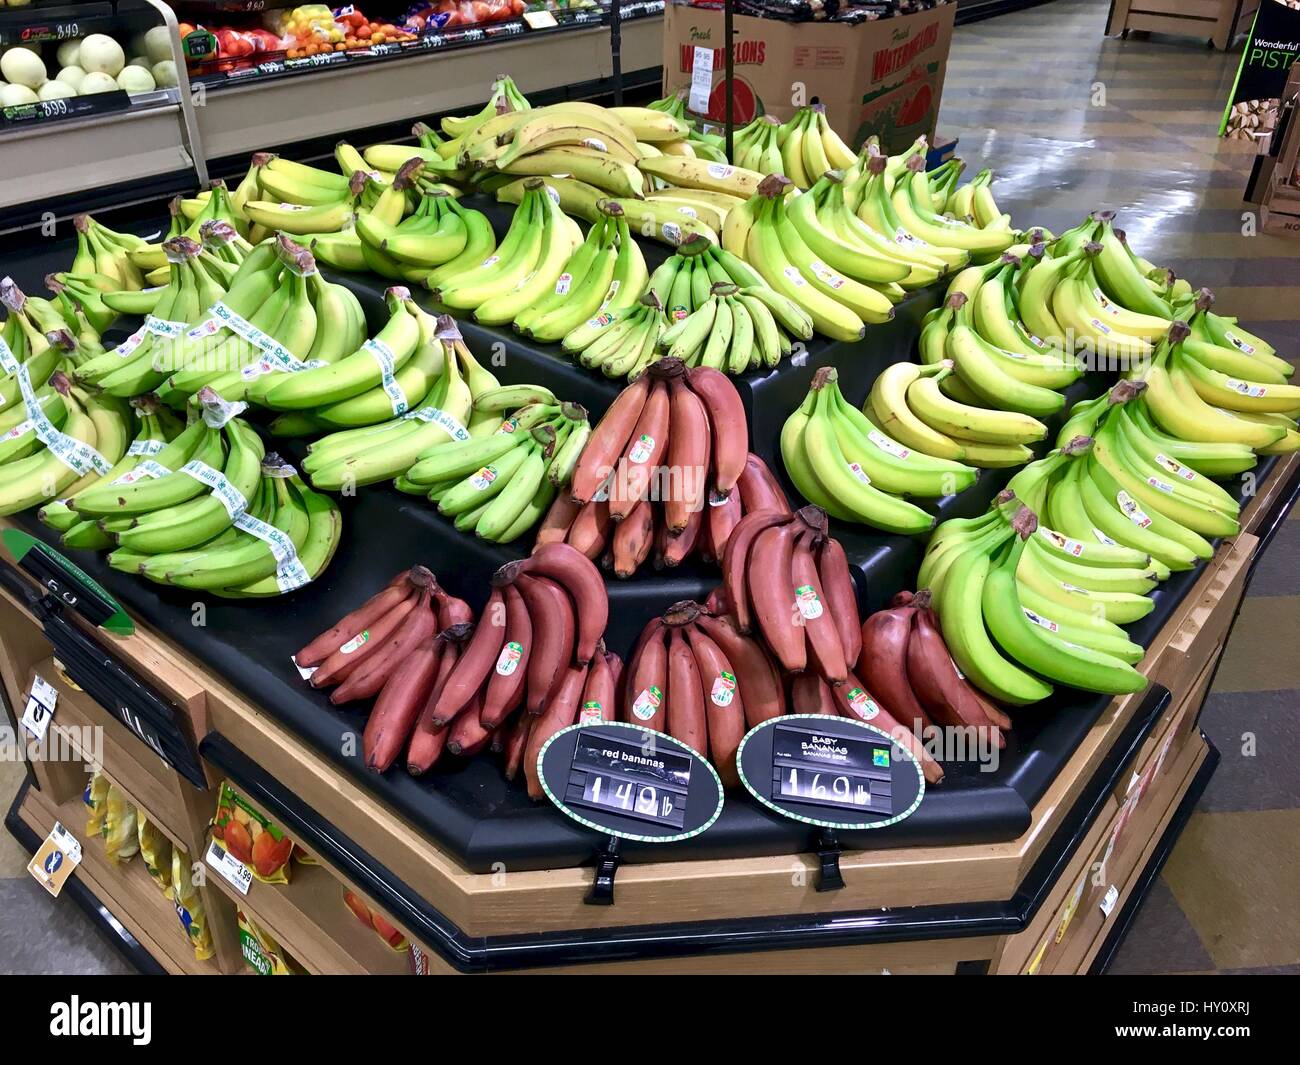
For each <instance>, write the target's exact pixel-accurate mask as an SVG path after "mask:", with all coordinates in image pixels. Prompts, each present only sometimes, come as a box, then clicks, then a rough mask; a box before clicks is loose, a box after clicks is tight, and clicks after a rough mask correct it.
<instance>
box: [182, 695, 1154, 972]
mask: <svg viewBox="0 0 1300 1065" xmlns="http://www.w3.org/2000/svg"><path fill="white" fill-rule="evenodd" d="M1169 700H1170V696H1169V692H1168V691H1167V690H1165V689H1164V688H1160V687H1158V686H1156V687H1153V688H1152V689H1151V692H1150V694H1149V697H1148V698H1147V699H1146V700H1144V706H1143V709H1142V711H1140V712H1139V714H1138V715H1136V716H1135V718H1134V722H1133V724H1134V726H1135V727H1133V728H1132V729H1131V730H1130V734H1128V735H1126V736H1125V737H1123V738H1121V739H1120V740H1119V742H1117V744H1116V748H1117V749H1116V750H1115V751H1114V752H1113V754H1114V755H1115V757H1113V758H1112V759H1111V760H1110V761H1109V762H1108V764H1107V765H1106V766H1104V767H1103V768H1101V769H1100V770H1099V771H1098V772H1097V773H1096V774H1095V776H1094V777H1093V778H1092V779H1091V780H1089V781H1088V782H1087V783H1086V784H1085V786H1084V787H1083V789H1082V790H1081V791H1080V792H1079V794H1078V796H1077V798H1076V799H1075V800H1074V801H1073V802H1072V804H1071V806H1070V809H1069V810H1068V812H1067V813H1066V814H1065V815H1064V817H1063V818H1062V819H1061V820H1060V822H1059V824H1058V825H1057V826H1056V827H1055V828H1054V830H1053V832H1052V834H1051V838H1050V840H1045V841H1044V842H1043V846H1042V848H1041V852H1040V854H1039V856H1038V858H1037V860H1036V861H1034V863H1033V864H1032V867H1031V868H1030V870H1029V872H1028V874H1027V875H1026V876H1025V878H1024V879H1023V880H1022V881H1021V882H1020V884H1019V885H1018V887H1017V890H1016V891H1015V893H1014V894H1013V895H1012V896H1011V897H1010V898H1008V899H1005V900H997V901H989V902H984V903H967V904H958V905H943V906H916V907H902V908H894V907H891V908H889V909H887V910H873V911H870V912H860V913H854V912H845V911H842V910H841V911H835V912H834V913H833V914H815V913H811V914H798V915H795V914H790V915H783V916H779V917H771V918H740V919H735V920H723V921H711V922H709V923H707V924H691V923H665V924H652V925H649V926H647V925H644V924H641V925H637V926H636V927H635V929H632V928H628V929H623V928H618V927H614V928H588V929H575V930H572V931H568V932H555V933H540V934H533V935H519V936H486V937H474V936H469V935H467V934H466V933H465V932H464V931H463V930H461V929H459V928H457V927H456V926H455V925H454V924H453V923H452V922H451V921H450V920H449V918H448V917H447V916H446V914H444V913H441V912H439V911H438V910H437V909H436V908H434V906H433V905H432V904H431V903H430V902H429V901H428V899H427V897H425V896H423V895H421V894H420V893H419V892H417V891H415V890H413V889H412V888H411V887H410V886H409V885H407V884H405V883H404V882H403V881H402V879H401V878H400V877H398V876H397V875H395V874H394V873H393V872H392V871H391V870H389V869H387V868H385V867H384V866H383V865H382V864H381V863H380V862H378V861H377V860H376V859H375V858H374V857H373V856H372V855H371V854H369V853H368V852H367V851H366V849H365V847H364V845H361V844H358V843H357V842H355V841H354V840H352V839H350V838H349V837H348V836H347V835H346V834H345V833H343V832H342V831H340V830H339V829H338V828H337V826H335V825H332V824H330V823H328V822H326V821H325V820H324V819H323V818H322V817H321V816H320V815H319V814H318V813H317V812H316V811H314V810H312V809H310V808H309V807H307V806H305V804H303V803H302V802H301V801H300V800H299V799H298V798H297V797H296V796H295V795H293V793H292V792H290V791H289V790H288V789H287V788H286V787H284V785H283V784H282V783H281V782H280V781H278V780H277V779H276V778H275V777H274V776H273V775H272V774H270V773H268V772H267V771H266V770H265V769H263V768H262V767H261V766H259V765H258V764H257V763H256V762H255V761H254V760H253V759H252V758H251V757H249V756H248V755H247V754H245V753H244V752H241V751H239V750H237V749H236V748H235V747H234V745H232V744H231V743H230V742H229V741H228V740H227V739H226V738H225V737H224V736H222V735H220V734H219V733H210V734H209V735H208V737H207V738H206V739H205V740H204V742H203V745H202V752H203V755H204V757H205V758H207V759H208V760H209V761H210V762H212V763H213V764H214V765H217V766H220V767H221V768H222V770H223V771H225V772H226V773H227V774H228V775H229V776H230V778H231V779H232V780H233V781H234V782H235V783H236V784H237V786H238V787H239V788H240V789H241V790H242V791H243V793H245V794H246V795H247V796H249V797H251V798H252V799H253V800H254V801H255V802H256V803H257V804H258V805H260V806H261V807H262V808H263V809H265V810H266V811H267V812H268V813H269V814H271V816H272V817H273V818H274V819H276V821H277V823H279V824H281V825H283V826H285V827H286V828H288V829H289V830H290V832H291V833H292V834H294V836H295V838H296V839H301V840H305V841H306V842H307V845H308V846H309V847H310V848H311V849H312V850H313V852H314V853H316V854H317V855H318V856H320V857H321V858H323V859H325V860H327V861H329V862H330V863H331V864H332V865H333V866H334V867H335V868H338V869H340V870H342V871H345V872H346V873H347V874H348V875H349V876H351V877H355V878H356V880H357V882H358V883H359V884H362V885H364V886H365V888H366V890H368V891H370V892H373V893H375V894H374V896H373V897H374V898H375V901H376V902H377V903H378V904H379V905H381V906H383V907H386V908H387V910H388V912H390V913H391V914H393V915H395V918H394V919H395V920H401V921H403V922H404V924H405V925H406V927H407V928H408V929H409V931H410V932H412V933H413V934H415V935H416V937H417V938H418V939H419V940H420V942H421V943H423V944H425V945H426V946H427V947H429V948H430V949H432V950H434V951H436V952H437V953H438V954H439V955H440V956H441V957H442V959H443V960H444V961H445V962H446V963H447V964H448V965H450V966H451V967H452V968H454V969H456V970H459V971H462V972H478V971H497V970H509V969H517V968H522V967H529V968H533V967H542V966H563V965H571V964H576V963H598V962H601V961H616V960H626V959H629V958H633V957H635V958H637V959H645V958H663V957H675V956H682V955H687V954H689V955H700V954H713V953H735V952H741V951H744V952H761V951H770V950H791V949H799V948H808V947H818V948H821V947H833V946H848V945H855V944H867V943H889V942H899V941H909V942H911V941H917V940H927V939H939V938H943V939H953V938H965V937H972V938H973V937H978V936H1006V935H1014V934H1016V933H1018V932H1020V931H1022V930H1023V929H1024V928H1025V927H1026V926H1027V925H1028V923H1029V922H1030V921H1031V920H1032V919H1033V918H1034V916H1035V914H1036V913H1037V911H1038V909H1039V908H1040V907H1041V906H1042V905H1043V903H1044V901H1045V900H1046V898H1047V897H1048V894H1049V893H1050V891H1051V889H1052V887H1053V886H1054V885H1055V884H1056V882H1057V879H1058V878H1059V877H1060V875H1061V873H1062V871H1063V870H1064V868H1065V867H1066V866H1067V865H1068V864H1069V863H1070V861H1071V859H1072V858H1073V857H1074V855H1075V852H1076V851H1077V850H1078V848H1079V847H1080V846H1081V845H1082V844H1083V842H1084V841H1085V839H1086V838H1087V836H1088V833H1089V830H1090V828H1091V826H1092V825H1093V823H1094V821H1096V819H1097V818H1098V816H1099V815H1100V814H1101V813H1102V811H1103V809H1104V808H1105V806H1106V804H1107V802H1108V801H1109V798H1110V794H1111V792H1112V791H1113V790H1114V789H1115V788H1116V787H1117V786H1118V785H1119V783H1120V781H1121V778H1122V776H1123V774H1124V772H1126V771H1127V767H1128V763H1129V760H1130V759H1131V757H1132V756H1133V755H1134V754H1135V753H1136V751H1137V750H1138V748H1139V746H1140V744H1141V743H1142V740H1143V738H1144V737H1145V735H1146V734H1147V732H1148V731H1149V730H1150V729H1151V727H1152V726H1153V724H1154V723H1155V722H1156V721H1157V720H1159V719H1160V717H1161V714H1162V713H1163V712H1164V710H1165V708H1166V707H1167V705H1168V703H1169ZM697 857H698V855H697Z"/></svg>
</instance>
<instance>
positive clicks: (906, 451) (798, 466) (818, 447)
mask: <svg viewBox="0 0 1300 1065" xmlns="http://www.w3.org/2000/svg"><path fill="white" fill-rule="evenodd" d="M781 456H782V459H783V461H784V462H785V468H786V472H787V473H788V474H789V475H790V479H791V480H792V481H793V482H794V484H795V487H796V488H798V489H799V491H800V492H801V493H802V494H803V496H804V497H805V498H806V499H807V500H808V501H809V502H811V503H815V504H816V505H817V506H819V507H821V508H822V509H823V510H825V511H826V512H827V513H828V514H830V515H832V516H833V517H836V518H839V519H840V520H842V521H852V522H855V523H857V524H862V525H871V526H874V527H875V528H878V529H884V530H885V531H887V532H895V533H921V532H927V531H928V530H929V529H930V528H932V527H933V525H934V518H933V516H932V515H930V514H929V513H927V512H926V511H924V510H922V509H921V508H920V507H918V506H916V505H915V504H914V503H911V502H909V501H908V500H906V499H904V498H903V497H904V496H905V495H910V496H917V497H932V498H933V497H939V496H947V495H953V494H955V493H957V492H960V491H962V490H963V489H965V488H967V487H969V486H970V485H971V484H973V483H974V481H975V478H976V477H977V476H978V471H977V470H976V469H974V468H973V467H971V466H967V465H965V464H964V463H961V462H956V461H953V460H951V459H944V458H935V457H933V456H930V455H926V454H923V453H921V452H919V451H914V450H912V449H911V448H908V447H904V446H903V445H902V444H900V443H899V442H898V441H896V440H894V439H892V438H891V437H888V436H886V435H885V434H884V433H883V432H881V431H880V430H879V429H878V428H877V427H876V426H875V425H873V424H872V422H871V421H870V420H869V419H868V418H867V417H866V416H865V415H864V414H863V413H862V411H860V410H858V409H857V408H856V407H854V406H853V405H852V404H851V403H849V402H848V401H847V400H845V398H844V396H843V394H842V393H841V392H840V389H839V385H838V373H837V372H836V370H835V369H834V367H829V366H828V367H823V368H822V369H820V370H818V371H817V373H816V374H814V375H813V382H812V387H811V388H810V389H809V391H808V395H807V396H806V397H805V398H804V401H803V403H802V404H801V405H800V406H799V408H798V409H796V410H795V411H794V413H793V414H791V416H790V417H789V418H788V419H787V420H786V423H785V425H784V427H783V428H782V430H781Z"/></svg>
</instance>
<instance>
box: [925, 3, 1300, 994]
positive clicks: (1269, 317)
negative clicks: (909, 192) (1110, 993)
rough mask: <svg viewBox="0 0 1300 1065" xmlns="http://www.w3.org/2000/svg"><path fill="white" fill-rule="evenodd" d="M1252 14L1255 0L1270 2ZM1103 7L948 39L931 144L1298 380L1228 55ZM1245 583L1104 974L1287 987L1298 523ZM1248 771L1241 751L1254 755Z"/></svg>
mask: <svg viewBox="0 0 1300 1065" xmlns="http://www.w3.org/2000/svg"><path fill="white" fill-rule="evenodd" d="M1266 2H1267V0H1266ZM1107 10H1108V5H1107V0H1055V2H1052V3H1047V4H1044V5H1043V6H1041V7H1037V8H1034V9H1032V10H1030V11H1025V12H1020V13H1018V14H1014V15H1005V16H1002V17H1000V18H994V19H989V20H987V21H985V22H979V23H976V24H975V25H973V26H964V27H959V28H958V29H957V33H956V37H955V39H954V41H953V50H952V58H951V60H950V62H949V66H948V81H947V85H946V86H945V88H944V93H943V109H942V111H941V112H940V115H939V131H940V133H941V134H943V135H946V136H949V137H954V136H955V137H959V138H960V144H959V145H958V149H957V154H959V155H960V156H962V157H963V158H964V159H966V160H967V161H968V162H969V164H970V165H971V167H972V168H973V169H979V168H980V167H984V166H989V167H992V168H993V170H994V172H995V174H996V181H995V183H994V189H995V192H996V195H997V199H998V203H999V204H1000V205H1002V209H1003V210H1005V211H1010V212H1011V215H1012V217H1013V218H1014V219H1015V222H1016V224H1017V225H1022V226H1023V225H1029V224H1034V223H1041V224H1042V225H1045V226H1047V227H1048V228H1050V229H1052V230H1053V231H1055V232H1057V233H1059V232H1061V231H1062V230H1064V229H1067V228H1069V227H1070V226H1072V225H1074V224H1076V223H1077V222H1079V221H1080V220H1081V219H1082V217H1083V216H1084V214H1086V213H1087V212H1088V211H1090V210H1093V209H1096V208H1108V209H1111V210H1114V211H1116V212H1118V223H1117V224H1119V225H1120V226H1122V227H1123V229H1125V230H1126V231H1127V233H1128V236H1129V241H1130V243H1131V244H1132V245H1133V247H1135V248H1136V249H1137V250H1138V251H1139V252H1140V253H1141V254H1142V255H1144V256H1146V257H1147V258H1148V259H1151V260H1152V261H1154V262H1157V263H1160V264H1162V265H1166V266H1169V267H1171V268H1172V269H1173V270H1174V271H1175V272H1176V273H1177V274H1179V276H1182V277H1186V278H1187V279H1188V280H1189V281H1190V282H1191V283H1192V284H1193V285H1195V286H1198V287H1199V286H1201V285H1205V286H1208V287H1209V288H1211V289H1213V290H1214V292H1215V295H1216V296H1217V297H1218V307H1219V309H1220V310H1222V311H1223V313H1225V314H1235V315H1237V316H1239V317H1240V318H1241V320H1242V324H1243V325H1245V326H1246V328H1248V329H1250V330H1251V331H1252V332H1256V333H1258V334H1259V335H1260V336H1262V337H1264V338H1265V339H1267V340H1268V341H1270V342H1271V343H1272V344H1273V345H1274V346H1275V347H1276V348H1277V349H1278V351H1279V352H1280V353H1281V354H1283V355H1284V356H1287V357H1288V358H1290V359H1291V360H1292V361H1293V362H1295V361H1297V355H1300V322H1297V321H1295V320H1294V319H1295V318H1296V308H1297V306H1300V242H1297V241H1295V240H1289V239H1283V238H1280V237H1268V236H1245V235H1243V232H1242V228H1243V226H1244V225H1245V224H1246V221H1247V220H1246V219H1243V213H1244V212H1245V210H1246V207H1245V205H1244V204H1243V203H1242V199H1241V196H1242V191H1243V190H1244V189H1245V187H1246V180H1247V177H1248V176H1249V174H1250V167H1251V163H1252V158H1253V150H1252V147H1251V146H1250V145H1248V144H1246V145H1243V144H1242V142H1240V141H1223V140H1220V139H1219V138H1218V137H1216V136H1215V131H1216V130H1217V129H1218V128H1219V118H1220V116H1221V114H1222V112H1223V106H1224V101H1225V100H1226V99H1227V97H1228V94H1229V92H1230V91H1231V88H1232V83H1233V79H1234V77H1235V74H1236V70H1237V64H1238V62H1239V60H1240V58H1241V47H1242V46H1241V44H1240V43H1239V44H1238V45H1237V46H1236V48H1235V49H1234V50H1233V51H1231V52H1229V53H1227V54H1226V55H1225V54H1224V53H1222V52H1212V51H1209V50H1207V49H1206V47H1205V42H1204V41H1202V40H1194V39H1192V38H1182V37H1166V36H1152V37H1150V38H1146V39H1143V38H1139V37H1135V36H1130V38H1129V40H1127V41H1122V40H1118V39H1116V40H1112V39H1108V38H1104V37H1102V30H1103V29H1104V27H1105V23H1106V13H1107ZM1291 517H1292V520H1291V521H1288V522H1286V523H1285V525H1284V526H1283V527H1282V529H1281V530H1279V532H1278V534H1277V537H1276V538H1275V539H1274V541H1273V543H1272V544H1271V546H1270V547H1269V549H1268V552H1267V553H1266V554H1265V556H1264V558H1263V560H1262V561H1261V562H1260V564H1259V568H1258V569H1257V570H1256V573H1255V577H1254V581H1253V582H1252V584H1251V587H1250V591H1249V594H1248V596H1247V598H1246V601H1245V603H1244V605H1243V606H1242V609H1241V616H1240V617H1239V619H1238V621H1237V625H1236V628H1235V629H1234V630H1233V633H1232V638H1231V640H1230V641H1229V643H1228V649H1227V652H1226V654H1225V655H1224V658H1223V663H1222V666H1221V667H1220V669H1219V673H1218V676H1217V677H1216V678H1215V683H1214V689H1213V691H1212V692H1211V694H1210V697H1209V699H1208V700H1207V701H1206V704H1205V710H1204V712H1203V714H1202V718H1201V727H1202V728H1203V729H1204V731H1205V732H1206V734H1207V735H1209V737H1210V738H1211V739H1212V740H1213V741H1214V743H1215V745H1216V746H1217V747H1218V748H1219V751H1220V752H1221V754H1222V756H1223V760H1222V761H1221V762H1220V763H1219V768H1218V771H1217V772H1216V773H1215V775H1214V777H1213V778H1212V779H1211V781H1210V785H1209V788H1208V789H1207V790H1206V792H1205V795H1204V796H1203V798H1202V799H1201V803H1200V806H1199V808H1198V810H1197V812H1196V814H1195V815H1194V816H1193V817H1192V819H1191V821H1190V822H1189V823H1188V825H1187V828H1186V830H1185V831H1184V833H1183V835H1182V838H1181V839H1180V840H1179V843H1178V846H1177V848H1176V849H1175V851H1174V853H1173V855H1172V856H1171V857H1170V860H1169V862H1168V864H1167V865H1166V866H1165V869H1164V872H1163V874H1162V875H1161V877H1160V879H1159V880H1158V881H1157V882H1156V883H1155V884H1154V886H1153V887H1152V890H1151V894H1150V896H1149V897H1148V899H1147V901H1146V903H1145V904H1144V906H1143V907H1142V910H1141V911H1140V913H1139V914H1138V917H1137V919H1136V921H1135V922H1134V924H1133V927H1132V928H1131V930H1130V932H1129V935H1128V938H1127V940H1126V941H1125V943H1124V944H1123V946H1122V947H1121V948H1120V951H1119V954H1118V956H1117V957H1116V959H1115V961H1114V963H1113V965H1112V971H1114V972H1122V973H1171V972H1202V973H1204V972H1216V971H1217V972H1263V971H1267V972H1293V973H1300V925H1297V923H1296V922H1295V921H1294V920H1293V919H1291V916H1290V915H1291V913H1292V912H1293V907H1294V903H1295V885H1296V883H1297V882H1298V881H1300V763H1297V761H1296V758H1295V751H1296V750H1297V748H1298V747H1300V744H1298V743H1297V741H1300V713H1298V712H1297V711H1300V520H1296V515H1294V514H1293V515H1292V516H1291ZM1252 749H1253V752H1254V753H1253V754H1251V755H1247V754H1244V753H1243V751H1246V750H1252Z"/></svg>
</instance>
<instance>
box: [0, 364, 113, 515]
mask: <svg viewBox="0 0 1300 1065" xmlns="http://www.w3.org/2000/svg"><path fill="white" fill-rule="evenodd" d="M0 366H3V368H4V369H5V370H6V372H7V373H9V374H11V375H12V376H13V378H14V379H15V380H16V381H17V383H18V386H19V390H20V392H21V397H22V398H21V406H22V409H23V410H24V412H25V414H26V416H27V417H26V419H25V421H24V422H23V423H21V424H19V425H17V426H15V427H13V428H12V429H10V430H9V431H8V433H7V434H6V435H7V436H8V438H9V439H8V440H6V441H5V442H4V444H3V448H4V451H5V455H4V458H5V461H4V463H3V465H0V514H14V513H16V512H17V511H20V510H26V509H27V508H29V507H32V506H35V505H37V504H38V503H42V502H44V501H46V500H49V499H56V498H60V497H62V496H64V495H66V494H68V493H70V492H75V491H78V490H80V489H81V488H82V487H84V486H85V485H86V484H88V483H89V482H90V481H91V480H94V479H97V478H99V477H100V476H102V475H103V474H105V473H107V472H108V471H109V470H110V469H112V467H113V466H114V464H116V463H117V462H118V461H119V460H120V459H121V458H122V455H123V454H124V452H125V451H126V448H127V444H128V441H129V428H128V425H129V415H128V413H127V409H126V406H125V404H123V403H121V402H120V401H118V400H115V399H112V398H109V397H104V396H91V395H88V394H87V393H85V392H84V391H81V390H80V389H76V388H74V387H73V384H72V381H71V380H70V379H69V378H68V376H67V375H66V374H64V373H62V372H61V371H55V372H54V373H53V374H52V375H50V377H49V387H50V389H52V390H53V392H54V393H57V397H58V398H57V400H55V399H54V398H53V397H50V398H49V399H48V401H43V400H44V399H45V397H43V396H42V391H43V390H42V389H37V388H34V387H33V386H32V383H31V381H30V379H29V376H28V371H29V367H30V366H31V360H28V361H27V362H18V361H17V358H16V356H15V353H14V352H13V351H12V349H11V348H9V347H8V346H7V342H6V344H5V345H3V346H0ZM59 408H62V410H61V411H60V409H59Z"/></svg>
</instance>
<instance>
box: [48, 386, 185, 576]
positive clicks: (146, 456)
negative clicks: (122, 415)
mask: <svg viewBox="0 0 1300 1065" xmlns="http://www.w3.org/2000/svg"><path fill="white" fill-rule="evenodd" d="M53 396H54V397H55V398H57V399H60V402H61V397H59V396H58V393H57V392H55V393H53ZM130 408H131V410H132V411H133V412H134V414H135V416H136V418H137V419H138V421H139V429H138V431H137V432H136V435H135V438H134V439H133V440H132V441H131V443H130V445H129V446H128V447H127V449H126V451H125V453H124V454H123V455H122V456H121V457H120V459H119V460H118V461H117V462H116V463H115V464H114V465H113V466H112V468H110V469H109V470H108V471H107V472H106V473H104V474H103V475H102V476H101V475H100V474H99V473H97V472H96V473H95V474H93V475H90V476H88V477H87V478H86V481H87V483H86V484H84V485H74V486H73V488H74V490H73V491H69V492H68V496H69V497H70V498H75V497H76V496H77V495H78V494H79V493H80V492H81V491H85V490H86V489H87V488H89V487H91V486H92V485H95V484H99V483H101V482H102V483H103V484H105V485H113V484H130V483H131V482H133V481H136V480H139V479H140V478H141V477H143V476H145V475H146V474H145V471H144V470H140V469H139V468H138V467H140V465H141V464H142V463H144V462H146V461H147V460H150V459H152V458H153V457H154V456H155V455H157V454H158V453H159V452H160V451H161V450H162V449H163V448H164V447H165V446H166V444H167V442H168V441H170V440H172V439H174V438H175V437H176V436H177V435H178V433H179V432H180V429H181V426H180V422H179V421H178V420H177V418H176V417H175V416H174V415H172V414H171V413H170V412H168V411H167V410H166V408H164V407H163V406H162V404H161V403H160V402H159V401H158V397H157V396H154V395H148V394H147V395H143V396H137V397H135V398H134V399H132V400H131V401H130ZM36 516H37V517H38V518H40V520H41V521H42V522H44V523H45V524H46V525H48V526H50V527H51V528H53V529H57V530H58V531H59V532H60V533H62V541H63V543H64V545H65V546H67V547H71V548H78V549H83V550H98V549H103V548H107V547H109V546H110V545H111V543H112V541H111V540H110V539H109V538H108V537H107V535H105V533H104V532H103V531H102V530H101V529H100V528H99V527H98V526H97V525H96V524H95V522H94V521H93V520H89V519H85V518H81V517H80V516H79V515H78V514H77V513H76V511H74V510H73V509H72V508H71V507H70V506H69V505H68V499H60V500H56V501H53V502H50V503H47V504H46V505H45V506H43V507H41V509H40V510H39V511H38V512H37V515H36Z"/></svg>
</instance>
